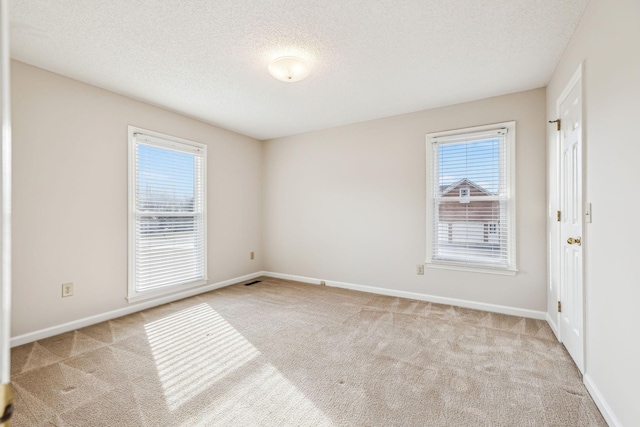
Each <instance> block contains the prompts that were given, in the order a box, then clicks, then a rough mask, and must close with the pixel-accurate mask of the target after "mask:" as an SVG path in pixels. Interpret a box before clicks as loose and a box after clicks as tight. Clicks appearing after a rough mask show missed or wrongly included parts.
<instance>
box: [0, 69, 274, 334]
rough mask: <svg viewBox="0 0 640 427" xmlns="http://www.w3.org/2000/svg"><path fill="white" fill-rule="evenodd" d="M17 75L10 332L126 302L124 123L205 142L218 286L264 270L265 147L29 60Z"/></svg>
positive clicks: (212, 276) (213, 279) (213, 273)
mask: <svg viewBox="0 0 640 427" xmlns="http://www.w3.org/2000/svg"><path fill="white" fill-rule="evenodd" d="M11 72H12V97H13V109H12V111H13V113H12V114H13V140H14V162H13V165H14V166H13V188H14V190H13V191H14V193H13V245H14V250H13V324H12V336H14V337H15V336H17V335H22V334H25V333H29V332H33V331H37V330H40V329H43V328H47V327H52V326H57V325H60V324H62V323H65V322H70V321H74V320H78V319H82V318H85V317H88V316H93V315H97V314H101V313H105V312H108V311H111V310H116V309H119V308H123V307H127V306H129V304H128V303H127V300H126V296H127V192H128V187H127V125H135V126H139V127H142V128H145V129H150V130H154V131H157V132H162V133H166V134H170V135H174V136H177V137H180V138H186V139H191V140H193V141H197V142H201V143H205V144H207V145H208V147H209V148H208V207H209V211H208V240H209V241H208V264H209V265H208V267H209V283H217V282H220V281H223V280H227V279H232V278H235V277H239V276H242V275H246V274H250V273H253V272H256V271H260V270H262V261H261V259H262V256H261V253H260V247H261V235H262V230H261V219H260V218H261V211H260V209H261V204H260V198H261V184H260V178H261V152H262V143H261V142H259V141H256V140H254V139H251V138H248V137H245V136H241V135H238V134H234V133H232V132H229V131H226V130H222V129H219V128H216V127H213V126H210V125H207V124H204V123H202V122H199V121H196V120H192V119H189V118H186V117H183V116H180V115H177V114H174V113H171V112H168V111H166V110H163V109H160V108H156V107H153V106H151V105H148V104H145V103H142V102H138V101H135V100H132V99H130V98H126V97H123V96H120V95H116V94H114V93H111V92H108V91H104V90H101V89H98V88H96V87H93V86H89V85H86V84H84V83H80V82H78V81H75V80H71V79H68V78H65V77H62V76H59V75H56V74H53V73H49V72H46V71H43V70H41V69H38V68H34V67H31V66H28V65H25V64H23V63H19V62H13V63H12V69H11ZM250 251H256V252H257V259H256V260H254V261H250V260H249V252H250ZM65 282H74V284H75V295H74V296H73V297H71V298H64V299H63V298H61V284H62V283H65Z"/></svg>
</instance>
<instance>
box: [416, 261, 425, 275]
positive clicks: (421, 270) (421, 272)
mask: <svg viewBox="0 0 640 427" xmlns="http://www.w3.org/2000/svg"><path fill="white" fill-rule="evenodd" d="M416 273H417V274H418V275H419V276H424V265H422V264H418V265H417V266H416Z"/></svg>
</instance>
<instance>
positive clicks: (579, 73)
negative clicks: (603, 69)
mask: <svg viewBox="0 0 640 427" xmlns="http://www.w3.org/2000/svg"><path fill="white" fill-rule="evenodd" d="M583 77H584V62H581V63H580V64H579V65H578V68H577V69H576V71H575V72H574V73H573V75H572V76H571V78H570V79H569V80H568V81H567V83H566V84H565V86H564V89H563V90H562V92H561V93H560V95H559V96H558V98H557V99H556V117H557V118H560V117H561V109H560V106H561V105H562V103H563V102H564V101H565V100H566V99H567V97H568V96H569V94H570V93H571V91H572V90H573V88H574V87H575V85H576V84H580V91H581V96H582V105H581V109H582V114H581V117H582V123H581V129H580V132H581V136H580V137H581V143H582V149H581V153H580V157H581V158H580V162H581V169H582V174H581V175H582V176H581V178H582V179H581V186H580V189H579V190H580V192H581V193H582V207H581V208H582V301H581V302H582V342H581V344H582V345H581V347H582V365H583V366H582V371H583V374H584V372H586V370H587V369H586V367H587V347H586V341H587V304H586V300H587V298H586V295H587V294H586V289H587V286H586V283H587V271H586V268H585V262H584V260H585V258H586V254H587V251H588V242H589V239H588V235H587V234H588V233H587V227H586V224H587V222H586V220H585V213H586V206H587V202H586V197H584V196H585V195H586V183H587V173H586V172H587V168H586V161H585V160H586V132H585V129H586V114H585V104H586V103H585V89H584V79H583ZM561 142H562V132H560V131H559V132H557V136H556V154H555V156H556V170H555V180H556V182H555V184H556V200H555V204H556V206H557V207H558V209H559V208H560V206H561V160H562V159H561V155H562V146H561ZM555 224H556V225H555V233H554V235H555V241H554V242H549V244H550V245H554V246H555V249H556V259H555V262H556V263H557V266H558V268H557V269H556V271H555V273H556V277H554V279H555V283H556V284H557V285H556V297H557V299H558V301H561V300H560V298H561V295H562V291H563V289H562V286H563V283H562V256H561V253H562V237H561V233H560V227H561V225H560V221H557V222H556V223H555ZM561 317H562V315H561V313H560V312H556V318H555V321H556V322H555V323H556V325H557V328H556V329H557V331H555V332H556V335H557V338H558V341H560V342H563V337H562V318H561Z"/></svg>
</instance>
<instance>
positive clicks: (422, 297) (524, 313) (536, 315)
mask: <svg viewBox="0 0 640 427" xmlns="http://www.w3.org/2000/svg"><path fill="white" fill-rule="evenodd" d="M263 275H265V276H267V277H274V278H277V279H286V280H295V281H297V282H304V283H312V284H315V285H318V284H320V282H321V279H315V278H311V277H304V276H294V275H291V274H282V273H274V272H270V271H264V272H263ZM325 282H326V284H327V286H333V287H335V288H344V289H351V290H354V291H361V292H369V293H372V294H378V295H387V296H393V297H400V298H408V299H414V300H418V301H427V302H434V303H437V304H447V305H455V306H456V307H464V308H471V309H475V310H483V311H490V312H492V313H502V314H509V315H512V316H520V317H528V318H531V319H538V320H546V316H547V313H546V312H544V311H536V310H527V309H524V308H516V307H508V306H504V305H496V304H488V303H483V302H476V301H468V300H461V299H455V298H447V297H439V296H435V295H427V294H419V293H417V292H407V291H398V290H395V289H387V288H377V287H374V286H365V285H356V284H353V283H344V282H336V281H332V280H325Z"/></svg>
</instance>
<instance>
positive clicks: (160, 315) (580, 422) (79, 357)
mask: <svg viewBox="0 0 640 427" xmlns="http://www.w3.org/2000/svg"><path fill="white" fill-rule="evenodd" d="M262 280H263V282H262V283H258V284H255V285H252V286H243V285H242V284H239V285H234V286H231V287H227V288H224V289H220V290H217V291H213V292H209V293H207V294H203V295H200V296H197V297H193V298H189V299H185V300H182V301H178V302H176V303H172V304H167V305H164V306H161V307H157V308H154V309H150V310H146V311H144V312H141V313H136V314H133V315H130V316H126V317H122V318H119V319H116V320H112V321H109V322H104V323H101V324H98V325H95V326H91V327H88V328H84V329H80V330H78V331H74V332H70V333H66V334H63V335H59V336H56V337H53V338H49V339H45V340H41V341H38V342H36V343H31V344H27V345H24V346H21V347H17V348H14V349H13V351H12V363H13V366H12V371H13V375H14V377H13V381H14V383H13V384H14V392H15V403H16V415H15V419H14V424H13V426H14V427H21V426H28V427H35V426H58V427H63V426H64V427H68V426H83V427H89V426H110V427H113V426H149V427H157V426H185V427H187V426H188V427H191V426H243V427H245V426H605V425H606V423H605V422H604V420H603V418H602V417H601V415H600V413H599V412H598V409H597V408H596V406H595V404H594V402H593V401H592V400H591V398H590V397H589V395H588V394H587V391H586V389H585V388H584V386H583V385H582V382H581V378H580V374H579V372H578V370H577V369H576V368H575V366H574V364H573V363H572V361H571V359H570V358H569V356H568V354H567V352H566V351H565V350H564V348H563V347H562V345H561V344H559V343H558V342H557V341H556V340H555V338H554V336H553V334H552V332H551V330H550V329H549V327H548V326H547V325H546V323H545V322H543V321H537V320H531V319H523V318H519V317H512V316H505V315H500V314H492V313H486V312H481V311H473V310H467V309H460V308H455V307H451V306H446V305H438V304H430V303H424V302H418V301H412V300H405V299H400V298H392V297H384V296H377V295H372V294H367V293H361V292H353V291H347V290H342V289H336V288H328V287H321V286H314V285H305V284H300V283H295V282H289V281H283V280H276V279H269V278H263V279H262Z"/></svg>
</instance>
